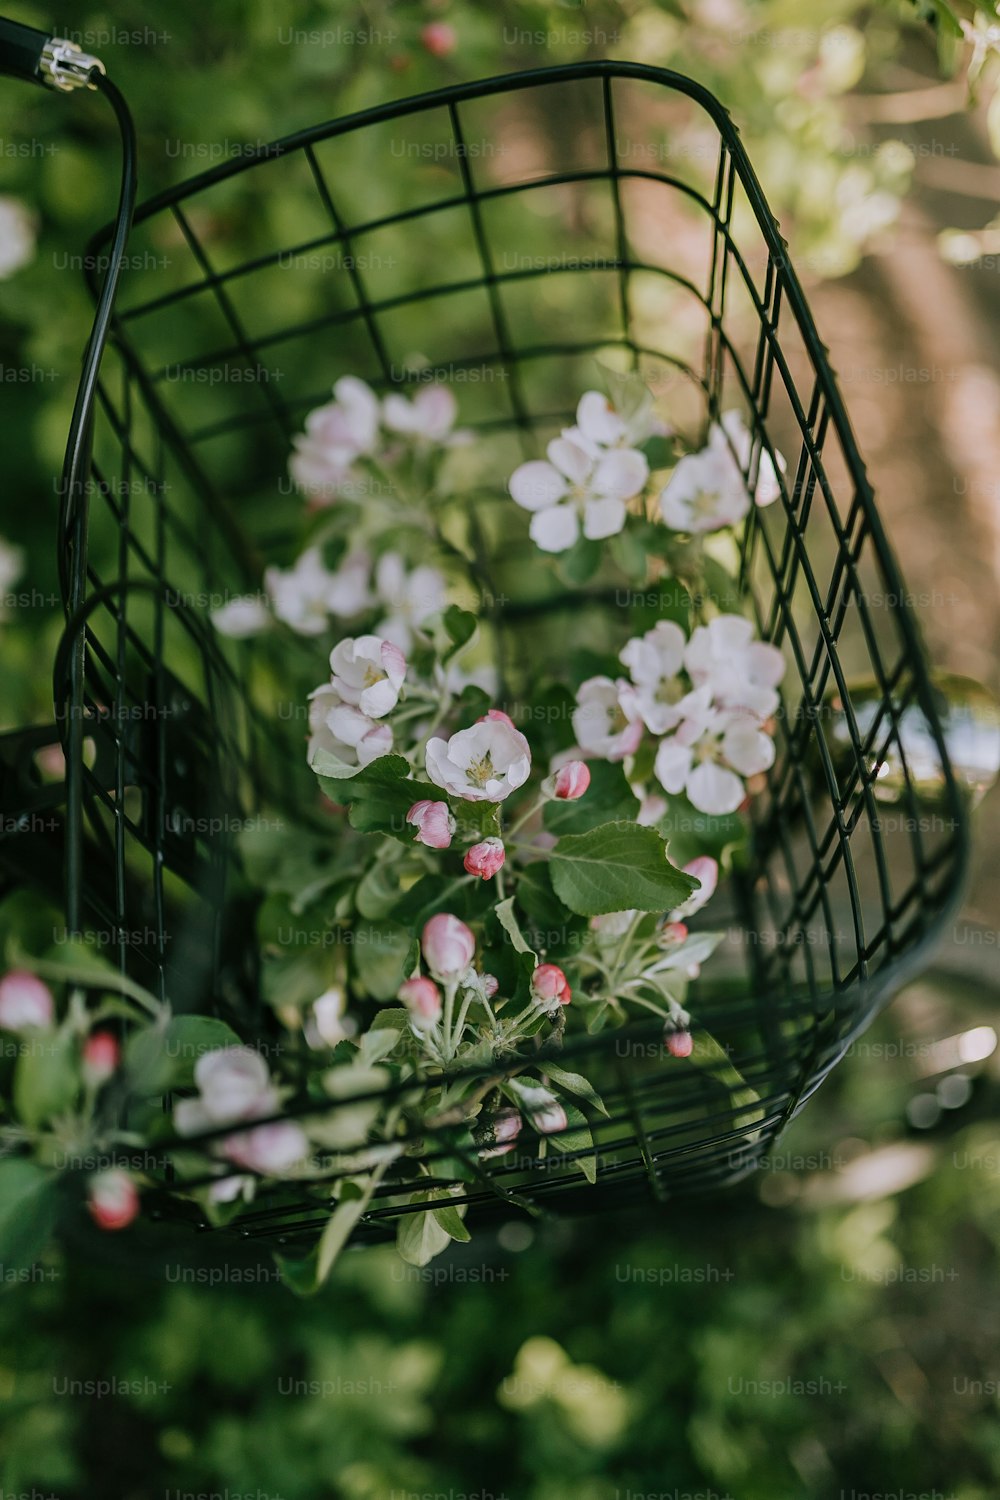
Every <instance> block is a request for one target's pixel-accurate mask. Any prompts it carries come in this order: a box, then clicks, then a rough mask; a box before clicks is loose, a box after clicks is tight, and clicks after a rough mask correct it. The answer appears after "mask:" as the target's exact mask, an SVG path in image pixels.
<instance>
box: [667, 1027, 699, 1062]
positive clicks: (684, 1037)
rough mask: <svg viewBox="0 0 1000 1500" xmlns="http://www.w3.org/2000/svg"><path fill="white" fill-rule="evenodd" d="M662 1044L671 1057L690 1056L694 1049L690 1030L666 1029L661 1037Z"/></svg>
mask: <svg viewBox="0 0 1000 1500" xmlns="http://www.w3.org/2000/svg"><path fill="white" fill-rule="evenodd" d="M663 1044H664V1046H665V1047H666V1049H667V1051H668V1052H669V1053H670V1056H671V1057H690V1056H691V1053H692V1051H693V1050H694V1041H693V1039H692V1036H691V1033H690V1031H668V1032H667V1033H666V1035H665V1036H664V1038H663Z"/></svg>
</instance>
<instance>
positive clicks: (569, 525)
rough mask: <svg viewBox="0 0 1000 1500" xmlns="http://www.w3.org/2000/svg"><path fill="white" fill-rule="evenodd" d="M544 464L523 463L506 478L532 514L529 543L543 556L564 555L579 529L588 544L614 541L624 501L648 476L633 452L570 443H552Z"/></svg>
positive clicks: (564, 438)
mask: <svg viewBox="0 0 1000 1500" xmlns="http://www.w3.org/2000/svg"><path fill="white" fill-rule="evenodd" d="M546 452H547V454H548V462H546V461H545V460H532V461H531V462H530V463H526V464H521V466H520V468H517V469H515V470H514V472H513V474H512V475H511V476H510V483H509V488H510V493H511V497H512V499H514V500H515V501H516V502H517V504H518V505H520V506H522V507H523V509H524V510H530V511H531V512H533V514H532V517H531V527H530V532H531V539H532V541H533V542H534V543H535V544H536V546H538V547H540V548H541V550H542V551H543V552H565V551H566V549H567V548H568V547H572V546H573V544H574V542H575V541H576V540H577V539H578V537H579V535H580V530H581V519H580V518H581V516H582V518H583V520H582V529H583V535H584V536H585V537H586V538H587V539H588V540H589V541H600V540H601V539H602V538H604V537H608V536H614V535H615V534H616V533H617V532H619V531H621V529H622V527H623V526H624V525H625V516H626V510H625V502H626V500H631V499H632V497H633V496H634V495H637V494H638V493H639V491H640V490H641V489H642V487H643V485H644V484H645V483H646V480H647V479H648V477H649V465H648V463H647V462H646V459H645V456H644V455H643V454H642V453H639V452H637V451H636V450H635V449H632V448H615V449H612V450H611V451H610V452H605V451H604V450H603V449H600V448H597V447H596V446H595V447H594V448H592V449H590V450H589V451H588V448H587V447H584V446H582V445H581V444H580V443H579V442H577V441H574V439H573V438H570V437H567V436H566V435H565V434H564V435H563V436H562V437H558V438H554V439H553V440H552V442H551V443H549V445H548V448H547V449H546Z"/></svg>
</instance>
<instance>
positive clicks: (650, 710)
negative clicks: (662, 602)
mask: <svg viewBox="0 0 1000 1500" xmlns="http://www.w3.org/2000/svg"><path fill="white" fill-rule="evenodd" d="M686 644H687V637H686V636H685V634H684V632H683V630H682V629H681V628H680V626H679V625H675V624H674V622H673V620H660V621H659V622H658V623H657V624H656V625H654V626H653V628H652V630H647V631H646V634H645V635H642V636H636V637H634V638H633V639H632V640H630V641H629V642H628V644H627V645H626V646H625V647H623V649H622V650H621V652H620V653H619V660H620V661H621V663H622V665H623V666H625V667H627V668H628V673H629V676H630V677H631V679H632V682H633V683H634V684H635V704H636V707H637V709H638V711H639V715H640V717H641V719H642V721H643V723H644V724H645V725H646V728H647V729H649V730H650V731H651V732H652V733H653V734H666V732H667V730H668V729H673V727H674V725H675V724H678V723H679V722H680V720H681V718H682V717H683V713H682V709H681V703H682V700H683V699H684V697H685V695H686V693H687V692H688V685H687V683H686V682H685V681H684V680H683V679H682V677H681V675H680V674H681V672H682V671H683V668H684V647H685V645H686Z"/></svg>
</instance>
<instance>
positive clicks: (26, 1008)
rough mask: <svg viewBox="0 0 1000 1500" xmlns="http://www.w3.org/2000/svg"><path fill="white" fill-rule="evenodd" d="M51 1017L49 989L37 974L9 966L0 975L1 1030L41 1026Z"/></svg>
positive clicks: (46, 1023)
mask: <svg viewBox="0 0 1000 1500" xmlns="http://www.w3.org/2000/svg"><path fill="white" fill-rule="evenodd" d="M54 1018H55V1002H54V1000H53V999H52V991H51V990H50V989H49V987H48V985H47V984H45V983H44V981H43V980H41V979H39V978H38V976H37V974H29V973H28V971H27V969H11V970H10V971H9V973H7V974H5V975H4V976H3V978H2V979H0V1030H3V1031H29V1030H43V1029H44V1028H46V1027H48V1026H51V1025H52V1022H53V1020H54Z"/></svg>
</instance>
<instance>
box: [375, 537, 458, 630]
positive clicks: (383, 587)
mask: <svg viewBox="0 0 1000 1500" xmlns="http://www.w3.org/2000/svg"><path fill="white" fill-rule="evenodd" d="M375 592H376V594H377V595H378V598H379V600H380V601H381V602H382V604H383V605H385V607H386V608H387V609H388V611H389V613H388V614H387V615H386V617H385V619H384V620H382V621H380V622H379V624H378V625H377V626H376V627H375V629H376V631H377V633H378V634H379V635H381V636H384V637H385V639H386V640H388V641H392V642H393V643H394V644H395V645H397V646H398V647H399V648H400V650H401V651H409V650H410V648H411V647H412V645H413V632H414V630H417V629H419V628H420V626H421V625H423V623H424V622H425V620H428V619H429V618H430V617H431V615H436V614H439V613H440V611H441V610H442V609H444V606H445V602H446V593H445V581H444V577H443V575H442V574H441V573H439V572H438V570H437V568H431V567H428V566H427V565H426V564H422V565H421V566H420V567H418V568H414V569H413V571H412V572H410V573H407V571H406V564H405V563H404V562H403V559H402V558H401V557H400V555H399V553H398V552H384V553H383V554H382V556H381V557H380V558H379V560H378V562H377V563H376V565H375Z"/></svg>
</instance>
